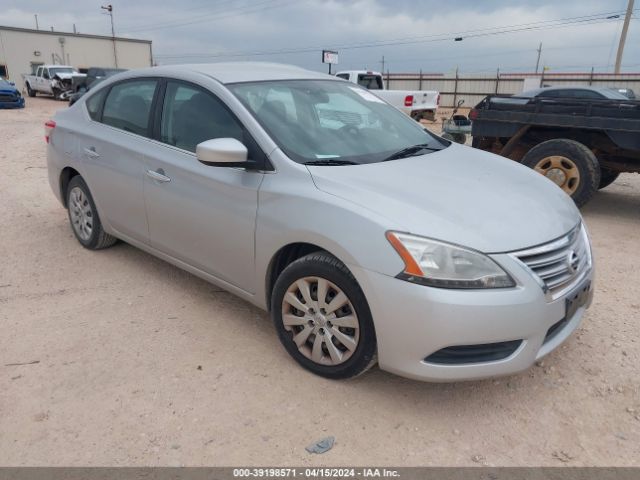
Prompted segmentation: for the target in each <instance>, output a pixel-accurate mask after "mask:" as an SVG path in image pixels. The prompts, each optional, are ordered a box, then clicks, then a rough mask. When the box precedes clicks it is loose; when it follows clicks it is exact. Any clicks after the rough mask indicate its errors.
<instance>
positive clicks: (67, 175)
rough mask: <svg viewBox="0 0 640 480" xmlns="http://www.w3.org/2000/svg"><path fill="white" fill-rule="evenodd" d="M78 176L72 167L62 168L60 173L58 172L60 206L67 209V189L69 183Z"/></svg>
mask: <svg viewBox="0 0 640 480" xmlns="http://www.w3.org/2000/svg"><path fill="white" fill-rule="evenodd" d="M78 175H80V172H78V171H77V170H76V169H75V168H73V167H64V168H63V169H62V172H60V197H61V198H62V204H63V205H64V207H65V208H67V188H68V187H69V182H70V181H71V179H72V178H73V177H75V176H78Z"/></svg>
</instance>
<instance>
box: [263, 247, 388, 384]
mask: <svg viewBox="0 0 640 480" xmlns="http://www.w3.org/2000/svg"><path fill="white" fill-rule="evenodd" d="M271 317H272V319H273V322H274V324H275V327H276V330H277V332H278V337H279V338H280V341H281V342H282V344H283V346H284V347H285V349H286V350H287V352H289V354H290V355H291V356H292V357H293V358H294V359H295V360H296V361H297V362H298V363H299V364H300V365H302V366H303V367H304V368H306V369H307V370H310V371H311V372H313V373H315V374H317V375H321V376H323V377H327V378H333V379H340V378H349V377H354V376H356V375H359V374H361V373H363V372H365V371H366V370H368V369H369V368H370V367H371V366H372V365H374V364H375V360H376V337H375V331H374V327H373V321H372V318H371V312H370V311H369V306H368V304H367V301H366V299H365V296H364V293H363V292H362V290H361V289H360V287H359V285H358V283H357V282H356V280H355V278H354V277H353V275H352V274H351V272H350V271H349V270H348V269H347V267H346V266H345V265H344V264H343V263H342V262H340V261H339V260H338V259H336V258H335V257H333V256H331V255H329V254H328V253H325V252H316V253H311V254H309V255H307V256H305V257H302V258H300V259H298V260H296V261H295V262H293V263H291V264H290V265H289V266H287V268H285V269H284V271H283V272H282V273H281V274H280V276H279V277H278V279H277V281H276V284H275V286H274V289H273V294H272V301H271Z"/></svg>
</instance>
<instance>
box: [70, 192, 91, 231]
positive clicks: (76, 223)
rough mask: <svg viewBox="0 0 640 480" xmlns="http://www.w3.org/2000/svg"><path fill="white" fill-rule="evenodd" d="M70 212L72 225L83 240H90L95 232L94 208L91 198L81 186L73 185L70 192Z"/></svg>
mask: <svg viewBox="0 0 640 480" xmlns="http://www.w3.org/2000/svg"><path fill="white" fill-rule="evenodd" d="M69 214H70V216H71V225H73V229H74V230H75V232H76V233H77V234H78V236H79V237H80V238H81V239H82V240H89V238H91V232H93V210H91V204H90V203H89V199H88V198H87V196H86V195H85V193H84V192H83V191H82V189H81V188H79V187H73V188H72V189H71V192H70V193H69Z"/></svg>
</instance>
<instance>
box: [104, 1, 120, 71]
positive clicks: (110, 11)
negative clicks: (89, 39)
mask: <svg viewBox="0 0 640 480" xmlns="http://www.w3.org/2000/svg"><path fill="white" fill-rule="evenodd" d="M100 8H101V9H103V10H106V11H107V13H108V14H109V17H111V38H112V40H113V60H114V62H115V64H116V68H118V53H117V52H116V31H115V29H114V28H113V5H111V4H109V5H107V6H106V7H105V6H102V7H100Z"/></svg>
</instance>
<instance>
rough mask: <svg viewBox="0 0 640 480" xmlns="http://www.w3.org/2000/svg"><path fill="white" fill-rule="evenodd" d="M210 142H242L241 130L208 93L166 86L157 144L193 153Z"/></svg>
mask: <svg viewBox="0 0 640 480" xmlns="http://www.w3.org/2000/svg"><path fill="white" fill-rule="evenodd" d="M214 138H235V139H236V140H239V141H240V142H243V143H245V142H244V132H243V128H242V126H241V125H240V124H239V123H238V121H237V120H236V119H235V117H234V116H233V115H232V114H231V112H229V110H228V109H227V108H226V107H225V106H224V104H223V103H222V102H221V101H220V100H219V99H218V98H216V97H215V96H214V95H213V94H211V93H210V92H207V91H205V90H202V89H200V88H198V87H196V86H191V85H187V84H184V83H181V82H172V81H169V82H167V89H166V93H165V96H164V105H163V109H162V121H161V124H160V141H162V142H163V143H167V144H169V145H173V146H175V147H178V148H181V149H183V150H187V151H189V152H195V151H196V146H197V145H198V144H199V143H202V142H204V141H205V140H211V139H214Z"/></svg>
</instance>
